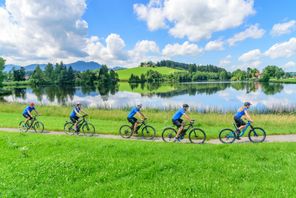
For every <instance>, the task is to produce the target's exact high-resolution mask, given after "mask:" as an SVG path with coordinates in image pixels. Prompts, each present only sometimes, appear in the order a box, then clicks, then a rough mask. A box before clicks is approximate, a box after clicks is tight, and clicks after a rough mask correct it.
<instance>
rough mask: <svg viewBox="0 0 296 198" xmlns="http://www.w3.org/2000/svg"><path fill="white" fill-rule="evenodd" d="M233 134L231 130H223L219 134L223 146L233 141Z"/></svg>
mask: <svg viewBox="0 0 296 198" xmlns="http://www.w3.org/2000/svg"><path fill="white" fill-rule="evenodd" d="M235 138H236V136H235V133H234V131H233V130H232V129H223V130H222V131H221V132H220V133H219V140H220V141H221V142H222V143H224V144H231V143H233V142H234V141H235Z"/></svg>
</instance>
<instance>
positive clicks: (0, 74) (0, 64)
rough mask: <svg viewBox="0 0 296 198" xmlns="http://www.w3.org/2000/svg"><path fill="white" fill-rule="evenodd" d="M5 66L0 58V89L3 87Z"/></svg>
mask: <svg viewBox="0 0 296 198" xmlns="http://www.w3.org/2000/svg"><path fill="white" fill-rule="evenodd" d="M4 65H5V60H4V59H3V58H1V57H0V87H2V86H3V80H4V73H3V70H4V67H5V66H4Z"/></svg>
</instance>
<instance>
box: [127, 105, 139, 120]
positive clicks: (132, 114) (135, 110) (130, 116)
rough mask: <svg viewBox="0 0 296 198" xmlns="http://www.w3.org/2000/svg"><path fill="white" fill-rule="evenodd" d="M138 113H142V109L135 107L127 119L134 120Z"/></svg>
mask: <svg viewBox="0 0 296 198" xmlns="http://www.w3.org/2000/svg"><path fill="white" fill-rule="evenodd" d="M137 112H140V109H139V108H137V107H133V108H132V110H131V111H130V113H129V114H128V116H127V118H133V117H134V116H135V115H136V113H137Z"/></svg>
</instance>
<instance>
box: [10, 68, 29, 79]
mask: <svg viewBox="0 0 296 198" xmlns="http://www.w3.org/2000/svg"><path fill="white" fill-rule="evenodd" d="M25 77H26V70H25V68H24V67H21V68H20V69H17V70H16V69H15V68H13V69H12V80H13V81H24V80H26V78H25Z"/></svg>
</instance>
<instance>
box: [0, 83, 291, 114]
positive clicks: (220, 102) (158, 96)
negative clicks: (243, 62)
mask: <svg viewBox="0 0 296 198" xmlns="http://www.w3.org/2000/svg"><path fill="white" fill-rule="evenodd" d="M11 90H12V94H11V95H8V96H4V97H3V99H2V100H4V101H7V102H20V103H29V102H31V101H33V102H35V103H36V104H46V105H72V104H74V103H76V102H78V101H79V102H81V103H82V104H84V105H85V106H87V107H96V108H112V109H117V108H126V107H130V106H134V105H136V104H139V103H142V104H143V105H144V107H145V108H156V109H175V108H178V107H180V106H181V105H182V104H183V103H188V104H189V105H190V106H191V110H197V111H200V112H208V111H215V112H228V111H235V110H236V109H237V108H238V107H240V105H241V104H242V103H243V102H244V101H251V102H252V103H253V104H254V105H253V107H252V108H253V110H258V111H260V112H264V111H275V112H281V111H292V110H295V109H296V100H295V98H296V84H279V83H264V84H262V83H258V82H252V83H250V82H248V83H247V82H231V83H230V82H219V83H217V82H207V83H184V84H131V85H130V84H128V83H119V84H118V85H116V86H112V87H104V86H101V87H54V86H48V87H27V88H11Z"/></svg>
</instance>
